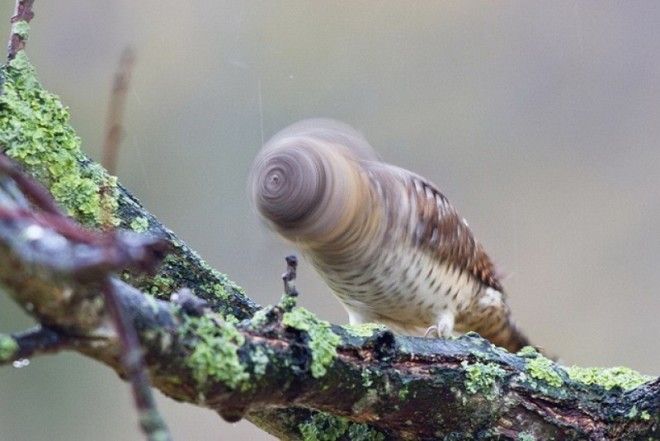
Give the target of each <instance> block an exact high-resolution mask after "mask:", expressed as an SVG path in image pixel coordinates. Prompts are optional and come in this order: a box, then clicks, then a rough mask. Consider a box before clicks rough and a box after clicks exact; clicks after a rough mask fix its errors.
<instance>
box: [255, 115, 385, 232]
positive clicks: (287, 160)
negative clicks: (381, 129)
mask: <svg viewBox="0 0 660 441" xmlns="http://www.w3.org/2000/svg"><path fill="white" fill-rule="evenodd" d="M363 160H378V158H377V156H376V154H375V153H374V152H373V150H372V149H371V147H370V146H369V144H368V143H367V142H366V141H365V140H364V138H362V136H361V135H359V134H358V133H357V132H355V131H354V130H353V129H351V128H350V127H348V126H346V125H343V124H341V123H338V122H335V121H330V120H307V121H302V122H300V123H297V124H294V125H292V126H290V127H287V128H286V129H284V130H282V131H281V132H279V133H278V134H276V135H275V136H274V137H273V138H272V139H271V140H269V141H268V142H267V143H266V145H265V146H264V147H263V149H262V150H261V151H260V152H259V154H258V155H257V157H256V159H255V161H254V163H253V165H252V169H251V172H250V177H249V183H248V185H249V189H248V191H249V193H250V196H251V199H252V202H253V203H254V205H255V207H256V209H257V210H258V211H259V213H260V214H261V215H262V216H263V217H264V218H265V219H266V221H267V222H268V223H269V224H270V225H271V227H273V228H274V229H275V230H277V231H278V232H279V233H280V234H282V235H283V236H284V237H286V238H287V239H290V240H307V239H311V240H314V239H316V238H317V236H319V235H322V234H329V233H330V230H332V229H333V228H334V226H335V225H336V224H337V222H338V221H339V219H341V218H342V216H344V215H345V214H346V210H347V209H348V208H349V205H350V204H348V203H347V202H348V200H349V198H350V197H351V192H352V191H353V189H352V187H354V184H355V180H356V179H359V177H358V176H357V175H358V174H359V173H360V172H359V170H358V169H359V167H357V162H358V161H363Z"/></svg>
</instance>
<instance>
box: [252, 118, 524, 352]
mask: <svg viewBox="0 0 660 441" xmlns="http://www.w3.org/2000/svg"><path fill="white" fill-rule="evenodd" d="M249 185H250V193H251V197H252V199H253V201H254V203H255V205H256V208H257V209H258V211H259V213H260V214H261V215H262V216H263V217H264V219H266V221H267V222H268V223H269V225H270V226H271V227H272V228H273V229H274V230H275V231H277V232H278V233H279V234H281V235H282V236H283V237H284V238H285V239H287V240H289V241H291V242H293V243H294V244H295V245H296V246H298V247H299V248H300V249H301V251H302V252H303V253H304V254H305V256H307V258H308V259H309V260H310V261H311V262H312V264H313V265H314V266H315V268H316V269H317V271H318V272H319V274H320V275H321V276H322V277H323V279H324V280H325V281H326V282H327V283H328V285H329V286H330V288H331V289H332V291H333V292H334V293H335V295H336V296H337V297H338V298H339V300H340V301H341V303H342V304H343V305H344V307H345V308H346V310H347V312H348V315H349V320H350V322H351V323H354V324H359V323H365V322H379V323H383V324H385V325H387V326H389V327H390V328H392V329H393V330H395V331H397V332H400V333H403V334H408V335H425V334H427V331H428V329H429V328H434V329H435V330H436V331H437V334H438V335H441V336H447V335H450V334H451V333H452V332H454V331H458V332H467V331H476V332H478V333H480V334H481V335H482V336H484V337H485V338H488V339H489V340H491V341H492V342H493V343H495V344H497V345H499V346H502V347H505V348H507V349H509V350H510V351H517V350H518V349H520V348H521V347H523V346H525V345H527V344H528V341H527V339H526V338H525V336H524V335H523V334H522V333H521V332H520V331H519V330H518V329H517V328H516V326H515V325H514V323H513V322H512V321H511V319H510V313H509V307H508V306H507V304H506V302H505V298H504V292H503V289H502V285H501V283H500V279H499V277H498V275H497V273H496V271H495V268H494V265H493V263H492V262H491V260H490V259H489V257H488V255H487V254H486V253H485V251H484V250H483V248H482V246H481V245H480V244H479V243H478V242H477V241H476V240H475V238H474V236H473V234H472V232H471V231H470V228H469V227H468V225H467V223H466V222H465V219H463V218H461V217H460V216H459V215H458V213H457V212H456V211H455V210H454V208H453V207H452V206H451V204H450V203H449V201H448V200H447V198H445V196H443V195H442V193H440V191H438V189H437V188H436V187H435V186H434V185H433V184H432V183H430V182H429V181H428V180H426V179H425V178H423V177H421V176H419V175H416V174H414V173H412V172H409V171H407V170H404V169H402V168H399V167H396V166H393V165H390V164H386V163H384V162H382V161H380V159H379V158H378V155H376V153H375V152H374V151H373V149H372V148H371V146H370V145H369V143H368V142H367V141H366V140H365V139H364V138H363V137H362V136H361V135H360V134H358V133H357V132H356V131H355V130H353V129H352V128H350V127H349V126H346V125H344V124H341V123H338V122H334V121H329V120H308V121H303V122H300V123H297V124H294V125H292V126H290V127H288V128H286V129H284V130H283V131H282V132H280V133H278V134H277V135H275V136H274V137H273V138H272V139H271V140H270V141H269V142H268V143H267V144H266V145H265V146H264V148H263V149H262V150H261V152H260V153H259V155H258V156H257V158H256V159H255V162H254V164H253V167H252V171H251V174H250V180H249Z"/></svg>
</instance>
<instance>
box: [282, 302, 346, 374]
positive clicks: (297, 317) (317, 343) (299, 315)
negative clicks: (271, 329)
mask: <svg viewBox="0 0 660 441" xmlns="http://www.w3.org/2000/svg"><path fill="white" fill-rule="evenodd" d="M282 324H284V326H288V327H290V328H294V329H297V330H299V331H305V332H307V334H308V335H309V348H310V350H311V352H312V364H311V370H312V376H313V377H314V378H319V377H322V376H324V375H325V374H326V371H327V367H328V366H330V364H332V361H333V360H334V359H335V357H336V356H337V346H338V345H339V344H340V343H341V337H339V336H338V335H337V334H335V333H334V332H332V329H331V328H330V323H328V322H326V321H325V320H319V319H318V318H317V317H316V316H315V315H314V314H312V313H311V312H309V311H308V310H306V309H305V308H301V307H295V308H293V309H292V310H291V311H290V312H286V313H285V314H284V316H283V317H282Z"/></svg>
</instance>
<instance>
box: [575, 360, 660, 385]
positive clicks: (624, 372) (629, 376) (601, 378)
mask: <svg viewBox="0 0 660 441" xmlns="http://www.w3.org/2000/svg"><path fill="white" fill-rule="evenodd" d="M564 370H565V371H566V373H567V374H568V377H569V378H570V379H571V380H573V381H577V382H579V383H584V384H597V385H599V386H602V387H603V388H605V390H610V389H612V388H615V387H618V388H621V389H623V390H630V389H634V388H636V387H638V386H640V385H642V384H644V383H646V382H647V381H651V380H652V379H653V377H648V376H646V375H642V374H640V373H639V372H637V371H634V370H632V369H630V368H627V367H612V368H584V367H578V366H571V367H566V368H564Z"/></svg>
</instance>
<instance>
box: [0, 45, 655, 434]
mask: <svg viewBox="0 0 660 441" xmlns="http://www.w3.org/2000/svg"><path fill="white" fill-rule="evenodd" d="M0 75H1V77H2V78H1V79H2V83H3V93H2V95H0V145H1V146H2V149H3V150H4V151H5V152H6V153H7V154H8V155H9V156H11V157H12V158H14V159H15V160H17V161H19V162H20V163H21V164H22V165H23V166H24V167H25V169H26V171H27V172H29V173H30V174H31V175H32V176H34V177H36V178H37V179H39V180H40V181H41V182H42V183H43V184H44V185H45V186H47V187H48V188H49V190H50V192H51V193H52V194H53V196H54V197H55V199H56V201H57V202H58V203H59V205H60V206H61V207H62V210H64V211H65V212H66V213H67V214H69V215H70V216H72V217H74V218H75V219H76V220H78V221H79V222H81V223H83V224H85V225H87V226H89V227H95V228H108V227H109V226H116V227H120V228H123V229H132V230H134V231H136V232H139V233H141V234H135V233H131V232H128V231H119V232H117V233H97V232H93V231H89V230H82V229H81V228H80V226H79V225H78V224H73V223H72V222H71V221H68V220H67V221H62V219H61V216H60V215H59V211H60V208H58V207H56V206H55V205H54V204H52V207H50V208H48V207H49V204H48V202H47V201H46V200H41V199H42V197H41V196H35V194H32V193H33V192H30V191H27V192H26V187H25V186H24V185H20V184H19V183H20V180H21V179H22V178H24V177H25V176H24V175H23V174H22V173H18V172H12V171H11V169H10V168H7V167H5V168H4V169H2V170H3V172H2V174H3V175H4V178H2V180H0V283H2V285H4V286H5V288H6V290H7V293H8V294H9V295H10V296H11V297H12V298H13V299H14V300H15V301H16V302H17V303H18V304H19V305H21V306H22V307H23V308H24V309H25V310H26V311H27V312H29V313H30V314H31V315H32V316H33V317H35V319H36V320H37V321H38V322H39V323H41V324H42V326H43V328H42V329H41V330H35V331H33V332H31V333H28V334H18V335H13V336H0V363H1V362H3V361H4V362H9V361H12V360H16V359H18V358H21V357H26V356H30V355H34V354H38V353H44V352H52V351H56V350H59V349H63V348H66V349H72V350H76V351H79V352H81V353H83V354H86V355H87V356H89V357H92V358H94V359H96V360H98V361H101V362H103V363H105V364H107V365H109V366H110V367H112V368H113V369H114V370H115V371H116V372H118V374H119V375H120V376H122V377H128V376H130V372H128V371H127V369H126V368H125V366H124V365H123V364H122V363H121V350H120V348H121V338H120V333H118V332H117V331H116V330H115V328H114V327H113V326H112V325H111V324H112V320H111V319H110V316H109V310H108V303H107V298H106V299H105V301H104V297H103V293H102V290H103V289H104V288H105V289H111V290H112V291H113V292H114V298H115V299H116V300H117V301H118V302H119V304H120V306H121V308H122V310H124V311H126V317H125V318H126V320H128V322H129V323H130V324H131V325H132V327H134V329H135V330H136V331H137V337H138V339H139V341H140V345H141V347H142V348H143V350H144V354H145V360H146V364H147V367H148V369H149V374H150V377H151V379H152V383H153V385H154V386H156V387H158V388H159V389H160V390H161V391H163V392H164V393H165V394H167V395H169V396H170V397H172V398H174V399H177V400H180V401H186V402H190V403H194V404H196V405H199V406H204V407H208V408H211V409H214V410H216V411H217V412H218V413H219V414H220V415H222V416H223V417H224V418H225V419H227V420H230V421H235V420H237V419H239V418H242V417H246V418H248V419H250V420H251V421H253V422H254V423H255V424H257V425H259V426H260V427H262V428H264V429H266V430H268V431H269V432H271V433H274V434H276V435H277V436H280V437H281V438H285V439H300V438H306V439H422V440H423V439H439V438H440V439H442V438H445V439H463V438H465V437H467V436H471V437H473V438H475V439H533V437H535V438H536V439H551V438H553V437H554V438H555V439H576V440H577V439H594V440H599V439H648V438H650V439H654V438H656V439H657V438H658V437H660V432H659V430H660V421H659V420H660V416H659V415H660V380H659V379H657V378H656V379H651V378H645V377H642V376H641V375H639V374H637V373H635V372H633V371H630V370H627V369H623V368H619V369H611V370H603V369H582V368H564V367H561V366H559V365H556V364H555V363H553V362H552V361H550V360H548V359H546V358H544V357H542V356H541V355H539V354H538V353H536V352H535V351H534V350H532V349H529V350H524V351H521V353H519V354H510V353H508V352H506V351H504V350H502V349H499V348H496V347H494V346H492V345H491V344H490V343H488V342H487V341H485V340H483V339H481V338H480V337H478V336H476V335H468V336H464V337H461V338H458V339H455V340H441V339H423V338H411V337H397V336H395V335H394V334H392V333H391V332H390V331H389V330H387V329H385V328H382V327H380V326H361V327H349V326H347V327H339V326H333V325H330V324H328V323H327V322H324V321H321V320H319V319H317V318H316V317H315V316H314V315H313V314H312V313H310V312H308V311H306V310H305V309H302V308H298V307H295V305H294V302H295V300H294V296H292V295H291V294H292V293H293V292H294V291H295V287H294V286H293V285H292V280H293V277H294V276H295V265H293V264H292V262H288V264H289V266H288V271H287V273H285V277H284V280H285V290H286V291H287V293H288V294H289V295H287V296H286V297H285V299H284V300H283V302H282V304H281V305H278V306H275V307H267V308H264V309H260V308H259V307H258V306H257V305H256V304H255V303H254V302H252V301H251V300H250V299H249V298H247V297H246V296H245V294H244V292H243V291H242V290H241V289H240V288H239V287H238V286H237V285H235V284H234V283H233V282H231V281H230V280H229V279H228V278H227V277H226V276H225V275H223V274H220V273H218V272H216V271H214V270H213V269H211V268H210V267H209V266H208V265H207V264H206V263H204V262H203V260H201V259H200V258H199V256H198V255H197V254H196V253H195V252H194V251H192V250H191V249H190V248H188V247H187V246H186V245H185V244H184V243H183V242H181V241H180V240H179V239H178V238H177V237H176V236H175V235H174V234H173V233H172V232H171V231H169V230H167V229H166V228H165V227H163V226H162V225H161V224H160V223H159V222H158V221H157V219H156V218H154V217H153V216H152V215H151V214H150V213H148V212H147V211H146V210H145V209H144V208H143V207H142V206H141V205H140V203H139V202H138V201H137V200H136V199H135V198H134V197H133V196H132V195H131V194H130V193H129V192H128V191H127V190H126V189H124V188H123V187H122V186H121V185H119V184H117V183H116V180H115V179H114V178H113V177H111V176H108V175H107V174H106V173H105V172H104V171H103V170H102V169H101V168H100V167H98V166H97V165H96V164H94V163H93V162H91V161H90V160H89V159H88V158H86V157H85V156H84V155H83V154H82V152H81V151H80V149H79V144H78V141H77V137H76V136H75V133H74V132H73V130H72V129H71V127H70V126H69V124H68V114H66V111H65V110H64V109H63V107H62V105H61V104H60V102H59V101H58V100H57V98H56V97H54V96H53V95H51V94H50V93H48V92H47V91H45V90H43V89H42V88H41V86H40V85H39V83H38V81H37V79H36V76H35V74H34V69H33V68H32V67H31V65H30V64H29V62H28V61H27V57H26V56H25V54H24V52H23V51H19V52H17V53H16V54H15V57H14V58H13V60H12V61H11V62H10V63H9V65H8V66H6V67H4V68H3V69H2V70H1V71H0ZM26 104H27V105H26ZM0 165H1V164H0ZM42 196H43V195H42ZM46 199H48V198H46ZM29 201H31V204H30V203H29ZM163 240H164V241H165V242H167V243H168V244H169V246H170V249H169V250H166V249H165V248H164V247H162V246H161V244H162V241H163ZM154 253H156V254H161V253H162V254H164V259H163V264H162V265H161V267H160V268H159V269H158V271H157V273H156V274H155V275H149V274H148V273H147V272H146V271H145V269H147V268H148V266H149V265H148V264H147V262H150V261H153V260H149V259H153V256H154ZM150 256H151V257H150ZM111 272H114V273H116V274H117V276H108V274H109V273H111ZM104 283H107V284H106V285H104ZM185 288H189V289H190V291H189V292H188V291H185V290H183V291H182V289H185ZM175 294H176V295H175ZM51 342H54V343H51ZM320 435H322V437H321V436H320Z"/></svg>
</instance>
